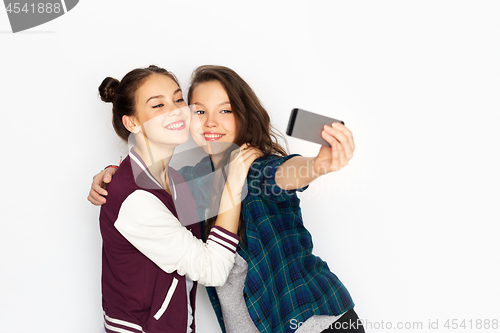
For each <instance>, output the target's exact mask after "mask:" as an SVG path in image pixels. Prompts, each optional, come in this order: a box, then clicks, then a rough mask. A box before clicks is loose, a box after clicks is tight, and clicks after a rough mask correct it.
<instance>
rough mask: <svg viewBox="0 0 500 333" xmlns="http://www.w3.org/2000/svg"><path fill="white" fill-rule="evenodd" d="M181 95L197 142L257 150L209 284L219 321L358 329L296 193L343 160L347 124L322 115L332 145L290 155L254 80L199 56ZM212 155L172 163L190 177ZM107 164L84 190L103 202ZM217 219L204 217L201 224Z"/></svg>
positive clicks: (230, 328)
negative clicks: (234, 240) (316, 249)
mask: <svg viewBox="0 0 500 333" xmlns="http://www.w3.org/2000/svg"><path fill="white" fill-rule="evenodd" d="M188 103H189V104H190V105H192V106H193V110H194V115H197V116H198V117H199V120H200V121H199V122H192V126H191V136H192V137H193V139H194V141H195V142H196V143H198V145H200V146H201V147H203V146H207V145H210V144H211V143H212V142H227V143H234V144H236V145H242V144H248V145H250V146H252V147H255V148H258V149H259V150H261V151H262V152H263V154H264V156H263V157H261V158H258V159H257V160H255V162H253V164H252V166H251V167H250V170H249V172H248V176H247V182H248V195H247V196H246V198H245V199H244V200H243V202H242V212H241V218H240V224H239V229H238V230H239V236H240V239H241V242H240V245H239V246H238V249H237V254H236V261H235V265H234V267H233V269H232V271H231V273H230V275H229V278H228V281H227V283H226V284H225V285H223V286H222V287H217V288H207V291H208V294H209V297H210V301H211V302H212V306H213V308H214V310H215V312H216V314H217V319H218V320H219V324H220V326H221V329H222V331H223V332H228V333H257V332H266V333H276V332H279V333H281V332H287V333H288V332H297V333H319V332H333V331H344V332H364V328H363V326H362V325H361V322H360V321H359V318H358V316H357V314H356V312H355V311H354V309H353V308H354V302H353V301H352V299H351V296H350V295H349V292H348V291H347V289H346V288H345V286H344V285H343V284H342V282H340V280H339V279H338V278H337V276H336V275H335V274H333V273H332V272H331V271H330V269H329V268H328V265H327V263H326V262H324V261H323V260H321V258H319V257H317V256H315V255H313V254H312V249H313V244H312V237H311V234H310V233H309V232H308V231H307V229H306V228H305V226H304V224H303V220H302V214H301V210H300V205H299V204H300V201H299V198H298V197H297V194H296V192H297V191H303V190H305V189H306V188H307V186H308V184H309V183H310V182H312V181H313V180H314V179H316V178H318V177H320V176H323V175H325V174H327V173H330V172H333V171H337V170H340V169H341V168H343V167H344V166H346V165H347V163H348V161H349V160H350V159H351V158H352V156H353V151H354V148H355V147H354V140H353V136H352V133H351V132H350V131H349V129H347V128H346V127H345V126H344V125H342V124H338V123H334V124H332V125H331V126H329V125H325V127H324V130H323V132H322V133H321V135H322V137H323V139H325V140H326V141H327V142H328V143H329V144H330V147H325V146H323V147H321V148H320V150H319V153H318V154H317V155H316V156H315V157H310V158H308V157H302V156H298V155H288V154H287V153H286V151H285V149H284V148H283V147H282V146H281V145H280V144H279V143H278V140H277V137H278V136H279V135H277V134H276V132H275V131H274V130H273V128H272V126H271V124H270V117H269V114H268V113H267V111H266V110H265V109H264V107H263V106H262V104H261V103H260V101H259V99H258V98H257V96H256V95H255V93H254V92H253V90H252V89H251V88H250V86H249V85H248V84H247V83H246V82H245V81H244V80H243V79H242V78H241V77H240V76H239V75H238V74H237V73H235V72H234V71H233V70H231V69H229V68H227V67H223V66H201V67H199V68H197V69H196V70H195V71H194V73H193V75H192V79H191V87H190V89H189V92H188ZM196 124H200V125H199V126H195V125H196ZM221 156H222V155H221ZM210 163H213V164H214V165H215V167H217V165H219V166H220V165H225V163H227V162H226V161H224V160H223V159H222V158H218V159H217V158H216V159H212V161H210V160H209V159H204V160H202V161H201V162H200V163H199V164H198V165H197V166H196V167H194V168H193V167H185V168H182V169H181V170H179V172H180V173H181V174H182V175H183V177H184V178H185V179H186V181H188V180H190V179H196V178H199V177H202V176H203V174H199V172H198V171H199V170H206V169H207V168H204V167H203V164H206V165H209V164H210ZM200 165H201V166H202V167H200ZM297 170H300V171H301V172H297ZM302 170H307V172H302ZM113 173H114V169H112V168H107V169H105V170H103V171H102V172H100V173H99V174H97V175H96V176H95V177H94V182H93V184H92V189H91V191H90V194H89V201H91V202H92V203H93V204H95V205H100V204H102V203H103V202H107V200H108V199H105V198H104V197H103V196H102V195H104V196H105V195H106V191H105V190H104V189H103V188H102V187H101V184H102V183H103V181H104V183H109V182H110V181H111V176H112V174H113ZM115 178H116V177H115ZM115 178H113V182H111V183H110V184H113V183H114V182H115ZM108 186H109V185H108ZM202 199H203V200H204V202H202V203H200V202H197V203H196V204H197V205H198V206H204V207H207V209H208V210H211V209H214V207H215V208H216V207H217V204H218V203H219V201H218V199H217V198H210V197H205V198H202ZM325 218H326V217H325ZM217 219H218V217H215V218H212V219H208V220H207V221H206V229H207V231H209V232H210V230H212V228H213V227H214V226H215V225H216V221H217Z"/></svg>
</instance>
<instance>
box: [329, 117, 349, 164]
mask: <svg viewBox="0 0 500 333" xmlns="http://www.w3.org/2000/svg"><path fill="white" fill-rule="evenodd" d="M323 132H326V133H328V134H330V135H331V136H333V137H335V139H336V140H337V141H338V142H339V143H340V145H341V147H340V149H341V150H342V149H343V150H344V151H345V156H346V157H347V159H351V158H352V156H353V152H354V139H353V137H352V133H351V131H349V130H348V129H347V127H345V126H344V125H342V124H340V123H333V124H332V126H327V125H325V126H324V131H323ZM329 143H330V142H329Z"/></svg>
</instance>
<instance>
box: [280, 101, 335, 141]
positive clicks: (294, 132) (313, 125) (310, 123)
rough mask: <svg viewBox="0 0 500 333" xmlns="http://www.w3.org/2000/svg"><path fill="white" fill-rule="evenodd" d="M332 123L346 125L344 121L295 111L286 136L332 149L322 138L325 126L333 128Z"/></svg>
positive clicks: (289, 121) (299, 110) (291, 115)
mask: <svg viewBox="0 0 500 333" xmlns="http://www.w3.org/2000/svg"><path fill="white" fill-rule="evenodd" d="M332 123H341V124H342V125H345V124H344V122H343V121H342V120H338V119H333V118H329V117H325V116H322V115H319V114H316V113H312V112H309V111H305V110H302V109H293V110H292V113H291V114H290V119H289V120H288V127H287V129H286V134H287V135H289V136H293V137H294V138H299V139H302V140H307V141H311V142H315V143H319V144H320V145H323V146H327V147H330V144H329V143H328V142H326V141H325V139H323V138H322V137H321V132H322V131H323V126H324V125H329V126H331V125H332Z"/></svg>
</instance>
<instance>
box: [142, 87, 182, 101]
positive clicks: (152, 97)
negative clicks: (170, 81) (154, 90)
mask: <svg viewBox="0 0 500 333" xmlns="http://www.w3.org/2000/svg"><path fill="white" fill-rule="evenodd" d="M178 92H182V90H181V88H179V89H177V90H176V91H174V93H173V94H172V96H175V94H177V93H178ZM155 98H165V96H164V95H156V96H151V97H149V98H148V100H147V101H146V103H148V102H149V101H150V100H152V99H155Z"/></svg>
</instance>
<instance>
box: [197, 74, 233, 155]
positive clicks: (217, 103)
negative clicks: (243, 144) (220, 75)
mask: <svg viewBox="0 0 500 333" xmlns="http://www.w3.org/2000/svg"><path fill="white" fill-rule="evenodd" d="M191 104H192V109H193V117H197V118H198V119H193V121H192V122H191V136H192V137H193V140H194V141H195V142H196V143H197V144H198V145H199V146H201V147H202V146H206V145H207V144H210V143H212V142H217V143H218V142H226V143H233V142H234V141H235V139H236V130H237V125H236V118H235V116H234V114H233V111H232V108H231V103H230V101H229V97H228V95H227V93H226V90H225V89H224V87H223V86H222V84H220V82H219V81H209V82H203V83H200V84H198V85H196V87H195V88H194V89H193V92H192V95H191ZM198 120H199V121H198Z"/></svg>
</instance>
